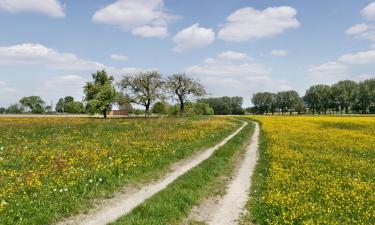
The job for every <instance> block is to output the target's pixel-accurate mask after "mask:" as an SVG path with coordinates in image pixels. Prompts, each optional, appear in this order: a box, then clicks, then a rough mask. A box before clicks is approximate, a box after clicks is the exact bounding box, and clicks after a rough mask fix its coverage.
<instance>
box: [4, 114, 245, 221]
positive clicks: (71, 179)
mask: <svg viewBox="0 0 375 225" xmlns="http://www.w3.org/2000/svg"><path fill="white" fill-rule="evenodd" d="M239 125H240V123H239V122H238V121H237V122H236V121H234V120H232V119H230V118H219V117H210V118H209V117H196V118H149V119H112V120H101V119H93V118H0V221H1V224H39V225H42V224H50V223H52V222H55V221H58V220H59V219H61V218H63V217H66V216H68V215H71V214H74V213H77V212H79V211H80V210H85V209H86V208H89V207H90V206H91V205H92V204H93V203H92V200H93V199H96V198H99V197H106V196H109V195H110V194H111V193H113V192H115V191H116V190H119V189H120V188H121V187H123V186H125V185H128V184H136V183H142V182H145V181H149V180H151V179H154V178H157V177H158V176H160V175H161V174H163V172H165V171H166V170H167V168H168V166H169V165H171V164H172V163H173V162H176V161H177V160H179V159H183V158H185V157H187V156H189V155H191V154H193V153H194V152H196V151H198V150H200V149H202V148H206V147H209V146H212V145H213V144H214V143H216V142H218V141H219V140H221V139H223V138H224V137H225V136H227V135H228V134H230V133H231V132H232V131H234V130H235V129H236V128H237V127H239Z"/></svg>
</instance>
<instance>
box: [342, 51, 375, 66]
mask: <svg viewBox="0 0 375 225" xmlns="http://www.w3.org/2000/svg"><path fill="white" fill-rule="evenodd" d="M339 61H341V62H344V63H348V64H368V63H375V50H369V51H363V52H358V53H354V54H346V55H343V56H341V57H340V58H339Z"/></svg>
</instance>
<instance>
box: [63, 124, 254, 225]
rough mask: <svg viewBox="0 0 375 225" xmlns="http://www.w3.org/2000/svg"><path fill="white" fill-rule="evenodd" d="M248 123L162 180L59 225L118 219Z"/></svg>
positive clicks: (178, 165)
mask: <svg viewBox="0 0 375 225" xmlns="http://www.w3.org/2000/svg"><path fill="white" fill-rule="evenodd" d="M246 124H247V123H244V124H243V125H242V126H241V127H240V128H239V129H237V130H236V131H235V132H234V133H232V134H231V135H229V136H228V137H226V138H225V139H224V140H223V141H221V142H220V143H218V144H216V145H215V146H213V147H211V148H209V149H206V150H204V151H202V152H199V153H198V154H195V155H193V156H191V157H190V158H188V159H185V160H182V161H181V162H177V163H176V164H175V165H173V166H171V172H169V173H168V174H166V175H165V176H164V178H162V179H161V180H158V181H156V182H153V183H151V184H149V185H146V186H144V187H142V188H140V189H139V190H135V191H134V190H133V191H132V193H129V192H128V191H125V192H123V193H119V194H116V195H115V197H114V198H112V199H110V200H108V201H106V202H105V204H99V207H98V208H96V209H93V210H91V211H89V212H88V213H87V214H84V215H78V216H74V217H72V218H68V219H65V220H63V221H61V222H60V223H58V225H73V224H74V225H75V224H79V225H104V224H108V223H110V222H114V221H115V220H116V219H118V218H119V217H121V216H123V215H125V214H127V213H129V212H130V211H131V210H132V209H134V208H135V207H137V206H138V205H140V204H142V203H143V202H144V201H146V200H147V199H149V198H150V197H152V196H153V195H154V194H156V193H158V192H160V191H161V190H163V189H164V188H166V187H167V186H168V185H169V184H171V183H172V182H173V181H175V180H176V179H177V178H178V177H180V176H181V175H183V174H184V173H186V172H188V171H189V170H191V169H192V168H194V167H195V166H197V165H199V164H200V163H201V162H203V161H204V160H206V159H208V158H209V157H210V156H211V155H212V154H213V153H214V152H215V151H216V150H217V149H219V148H220V147H221V146H223V145H225V144H226V143H227V142H228V141H229V140H230V139H232V138H233V137H234V136H235V135H236V134H238V133H239V132H240V131H241V130H242V129H243V128H244V127H245V126H246Z"/></svg>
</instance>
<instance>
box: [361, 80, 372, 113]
mask: <svg viewBox="0 0 375 225" xmlns="http://www.w3.org/2000/svg"><path fill="white" fill-rule="evenodd" d="M358 104H359V107H360V109H361V111H362V113H367V111H368V109H369V108H370V107H374V106H375V78H372V79H368V80H364V81H362V82H360V83H359V91H358Z"/></svg>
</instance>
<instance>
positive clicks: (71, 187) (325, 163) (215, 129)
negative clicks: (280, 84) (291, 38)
mask: <svg viewBox="0 0 375 225" xmlns="http://www.w3.org/2000/svg"><path fill="white" fill-rule="evenodd" d="M249 119H250V120H255V121H258V122H259V124H260V125H261V136H260V146H259V154H260V155H259V160H258V163H257V166H256V169H255V171H254V174H253V176H252V188H251V190H250V195H249V199H248V203H247V205H246V209H245V212H246V213H245V214H244V215H243V216H242V218H241V224H259V225H262V224H375V219H374V218H375V213H374V212H375V194H374V193H375V192H374V190H375V166H374V165H375V118H374V117H365V116H246V117H237V118H233V117H181V118H173V117H171V118H169V117H166V118H149V119H144V118H138V119H135V118H133V119H108V120H103V119H94V118H52V117H50V118H0V224H5V225H7V224H27V225H28V224H30V225H31V224H38V225H43V224H51V223H52V224H53V223H55V222H57V221H60V220H61V219H62V218H66V217H68V216H70V215H74V214H77V213H81V212H86V211H87V210H88V209H90V208H92V207H93V205H94V204H96V202H97V201H100V200H101V199H103V198H107V197H109V196H112V194H113V193H116V192H118V191H120V190H124V189H123V188H124V187H128V186H129V187H132V186H134V187H138V186H142V185H144V184H147V183H149V182H150V181H152V180H155V179H158V178H161V177H163V175H165V174H166V173H167V172H168V171H169V166H170V165H172V164H173V163H175V162H177V161H179V160H181V159H185V158H187V157H189V156H191V155H194V153H197V152H198V151H199V150H202V149H206V148H207V147H211V146H213V145H214V144H215V143H218V142H220V141H222V140H223V139H224V138H225V137H227V136H228V135H229V134H231V133H233V132H234V131H235V130H237V129H238V128H239V127H240V126H241V125H242V124H243V123H241V122H240V121H239V120H242V121H248V122H249ZM253 131H254V126H253V124H252V123H249V124H248V125H246V126H244V128H243V130H241V131H240V132H239V133H238V134H237V135H235V136H234V137H233V138H232V139H230V140H228V142H227V143H226V144H225V145H223V146H221V147H220V148H218V149H217V150H216V151H215V152H214V153H213V154H212V155H211V156H210V157H209V158H208V159H207V160H204V161H202V162H201V163H200V164H199V165H198V166H196V167H194V168H192V169H191V170H189V171H187V172H186V173H184V174H183V175H181V176H180V177H178V178H177V179H176V180H175V181H174V182H173V183H171V184H170V185H168V186H167V187H166V188H165V189H163V190H162V191H160V192H158V193H156V194H155V195H153V196H152V197H151V198H149V199H147V200H145V201H144V202H142V203H141V204H140V205H138V207H136V208H135V209H134V210H132V211H131V212H130V213H129V214H126V215H123V216H122V217H119V218H118V219H117V220H116V221H114V222H113V224H205V223H207V222H208V219H206V220H204V219H203V220H201V218H200V217H197V215H195V214H194V213H192V212H194V210H195V211H200V210H203V211H204V210H207V212H210V210H215V209H217V208H215V207H217V206H216V205H215V204H216V203H215V202H216V200H219V199H221V198H222V197H223V196H224V195H225V194H226V189H227V187H228V185H229V184H230V183H231V182H232V180H233V178H234V177H236V176H237V175H236V171H237V169H238V168H239V167H240V166H241V160H242V159H243V156H244V154H245V152H247V151H248V150H247V149H248V146H249V143H250V138H251V135H252V134H253ZM245 196H246V195H245ZM210 199H214V200H215V201H211V203H210ZM207 202H209V203H210V204H206V203H207ZM244 202H246V199H245V201H244ZM202 203H204V204H202ZM200 207H203V208H200ZM110 210H112V208H111V209H110ZM211 212H212V211H211Z"/></svg>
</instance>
